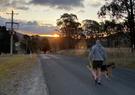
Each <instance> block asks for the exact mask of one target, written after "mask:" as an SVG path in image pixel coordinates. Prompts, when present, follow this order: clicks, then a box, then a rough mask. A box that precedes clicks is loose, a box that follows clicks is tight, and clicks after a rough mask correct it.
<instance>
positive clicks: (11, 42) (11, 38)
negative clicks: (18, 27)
mask: <svg viewBox="0 0 135 95" xmlns="http://www.w3.org/2000/svg"><path fill="white" fill-rule="evenodd" d="M7 14H10V15H11V22H6V25H7V24H8V23H10V24H11V27H10V34H11V36H10V54H11V55H12V54H13V35H14V24H18V23H15V22H14V15H15V14H17V13H14V11H13V10H12V12H11V13H7Z"/></svg>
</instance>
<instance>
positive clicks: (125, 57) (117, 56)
mask: <svg viewBox="0 0 135 95" xmlns="http://www.w3.org/2000/svg"><path fill="white" fill-rule="evenodd" d="M106 50H107V55H108V56H107V61H106V63H107V64H109V63H110V62H114V63H115V64H116V66H117V67H123V68H130V69H135V53H131V52H130V49H129V48H107V49H106ZM88 53H89V50H81V49H80V50H62V51H59V52H58V54H63V55H68V56H79V57H82V58H85V59H86V60H88Z"/></svg>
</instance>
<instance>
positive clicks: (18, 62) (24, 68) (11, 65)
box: [0, 55, 37, 95]
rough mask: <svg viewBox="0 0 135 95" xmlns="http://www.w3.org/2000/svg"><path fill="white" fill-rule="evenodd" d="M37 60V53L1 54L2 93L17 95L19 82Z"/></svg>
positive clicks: (0, 75) (0, 81) (0, 79)
mask: <svg viewBox="0 0 135 95" xmlns="http://www.w3.org/2000/svg"><path fill="white" fill-rule="evenodd" d="M36 62H37V57H36V55H32V56H30V55H13V56H10V55H8V56H0V95H1V94H4V95H9V94H10V95H15V93H16V91H17V89H18V88H17V87H18V86H19V82H20V81H21V79H23V77H24V76H25V74H28V73H29V72H31V70H32V68H34V65H35V63H36Z"/></svg>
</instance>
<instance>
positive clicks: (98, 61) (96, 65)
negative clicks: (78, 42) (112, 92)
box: [89, 40, 106, 85]
mask: <svg viewBox="0 0 135 95" xmlns="http://www.w3.org/2000/svg"><path fill="white" fill-rule="evenodd" d="M89 56H90V59H91V61H92V68H93V73H92V74H93V76H94V79H95V82H96V83H97V84H99V85H100V84H101V75H102V74H101V66H102V64H103V62H104V61H105V60H106V51H105V49H104V47H103V46H102V45H101V43H100V40H97V41H96V44H95V45H93V46H92V49H91V51H90V53H89Z"/></svg>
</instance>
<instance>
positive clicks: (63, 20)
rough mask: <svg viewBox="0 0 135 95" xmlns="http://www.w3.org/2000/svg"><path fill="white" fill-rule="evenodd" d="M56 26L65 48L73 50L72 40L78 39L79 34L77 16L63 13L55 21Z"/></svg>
mask: <svg viewBox="0 0 135 95" xmlns="http://www.w3.org/2000/svg"><path fill="white" fill-rule="evenodd" d="M57 26H58V27H59V30H60V32H61V36H62V37H65V40H64V41H65V43H67V48H73V47H74V46H73V39H74V38H75V37H78V36H79V35H80V34H81V33H80V32H81V31H80V30H81V29H80V26H81V24H80V23H79V22H78V19H77V16H76V15H75V14H68V13H64V14H63V15H61V17H60V18H59V19H57Z"/></svg>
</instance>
